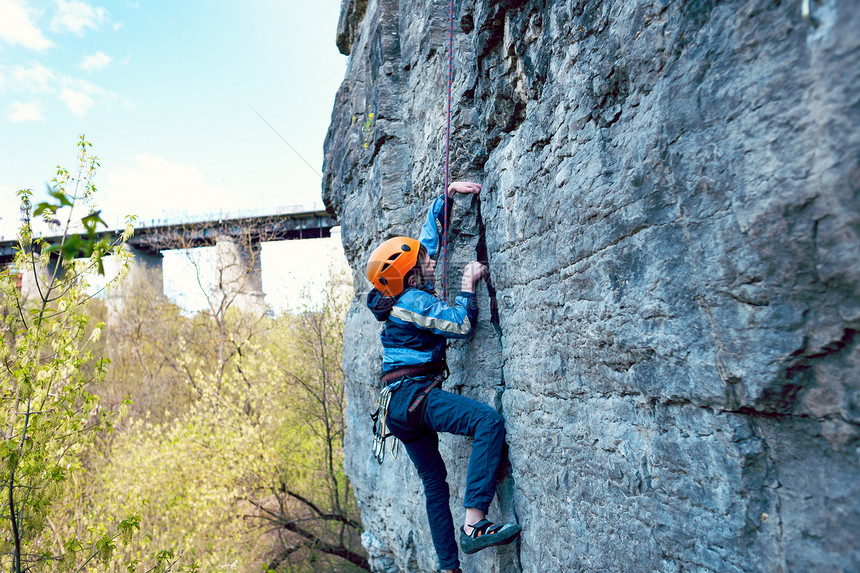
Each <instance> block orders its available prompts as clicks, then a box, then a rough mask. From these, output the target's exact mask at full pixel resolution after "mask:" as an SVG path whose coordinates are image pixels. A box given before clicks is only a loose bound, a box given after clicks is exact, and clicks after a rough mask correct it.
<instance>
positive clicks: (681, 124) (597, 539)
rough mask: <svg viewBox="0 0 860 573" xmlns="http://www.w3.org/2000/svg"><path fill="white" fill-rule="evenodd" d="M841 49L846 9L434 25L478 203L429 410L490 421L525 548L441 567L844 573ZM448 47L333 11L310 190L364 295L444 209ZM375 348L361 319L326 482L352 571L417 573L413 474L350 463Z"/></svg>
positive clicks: (855, 381) (848, 154) (849, 523)
mask: <svg viewBox="0 0 860 573" xmlns="http://www.w3.org/2000/svg"><path fill="white" fill-rule="evenodd" d="M805 5H808V6H809V8H810V12H809V16H808V18H805V17H804V15H803V14H802V8H803V7H804V6H805ZM858 30H860V4H858V3H857V2H856V1H855V0H811V1H810V2H808V3H806V2H803V0H796V1H788V2H776V1H764V0H758V1H753V0H749V1H746V0H743V1H742V0H734V1H718V0H690V1H683V2H682V1H669V0H616V1H608V0H607V1H602V0H530V1H525V0H475V1H474V2H471V1H470V2H462V1H460V0H457V1H456V2H455V31H456V32H455V39H454V52H455V60H454V83H453V139H452V150H451V158H452V175H453V177H454V178H456V179H461V178H468V179H474V180H478V181H480V182H482V183H483V184H484V191H483V193H482V194H481V196H480V199H479V200H478V199H472V198H468V199H466V198H458V201H457V205H456V207H455V210H456V211H455V214H454V216H455V220H454V222H453V230H452V234H451V241H452V246H451V257H450V259H451V262H450V267H451V270H450V276H451V278H450V279H449V283H450V284H451V285H453V286H454V287H456V285H458V284H459V274H458V271H459V269H460V268H461V267H462V264H463V263H465V262H466V261H468V260H471V259H474V258H476V257H477V258H481V259H484V260H486V261H487V262H488V263H489V266H490V271H491V277H492V284H493V287H494V289H495V295H496V296H495V298H494V299H493V300H495V301H497V312H493V311H491V304H490V303H491V297H490V296H489V295H488V293H487V291H486V288H484V289H483V290H482V291H481V292H480V297H481V301H482V304H483V307H482V310H481V313H482V314H481V322H480V324H479V326H478V330H477V333H476V335H475V337H474V339H473V340H471V341H467V342H458V343H454V344H452V345H451V348H450V351H449V361H450V363H451V370H452V372H453V374H452V376H451V378H450V380H449V382H448V383H447V387H448V388H449V389H451V390H452V391H455V392H460V393H462V394H464V395H468V396H472V397H475V398H477V399H479V400H483V401H485V402H487V403H489V404H491V405H494V406H495V407H497V408H498V409H499V410H500V411H502V413H503V414H504V416H505V419H506V424H507V431H508V437H507V440H508V445H509V464H507V465H506V466H505V468H504V473H503V476H501V477H502V482H501V487H500V491H499V496H498V497H499V502H497V505H496V506H495V507H494V508H493V509H492V510H491V517H495V518H499V517H508V518H510V517H513V516H515V517H516V519H517V520H518V521H519V523H521V524H522V526H523V528H524V530H523V535H522V539H521V542H520V543H519V544H518V545H516V546H509V547H507V548H504V549H500V550H490V551H486V552H483V553H479V554H477V556H474V557H468V558H465V559H464V571H466V572H474V571H480V572H482V573H484V572H508V571H526V572H533V573H544V572H550V573H554V572H558V571H630V572H632V571H665V572H670V571H720V572H724V571H858V570H860V455H858V453H860V439H858V437H860V344H858V343H860V337H858V334H857V333H858V330H860V34H858V33H857V31H858ZM447 41H448V2H447V1H438V0H433V1H429V2H428V1H418V0H400V1H399V2H398V1H397V0H345V1H344V4H343V9H342V16H341V20H340V24H339V28H338V34H337V42H338V46H339V47H340V49H341V50H342V51H343V52H345V53H349V55H350V59H349V68H348V72H347V75H346V79H345V81H344V83H343V85H342V87H341V88H340V91H339V92H338V95H337V101H336V103H335V108H334V111H333V114H332V123H331V127H330V129H329V133H328V137H327V139H326V149H325V169H324V171H325V180H324V185H323V187H324V199H325V201H326V204H327V205H328V207H329V209H330V210H332V211H333V212H334V213H335V214H336V215H337V217H338V219H339V221H340V223H341V225H342V233H343V234H342V237H343V243H344V247H345V249H346V253H347V256H348V258H349V261H350V263H351V265H352V268H353V270H354V272H355V277H356V285H358V287H359V288H358V290H359V292H360V293H362V291H363V292H366V289H367V288H369V284H368V283H367V281H366V279H365V278H364V276H363V270H364V265H365V261H366V257H367V255H368V254H369V252H370V250H372V248H373V247H375V246H376V245H377V244H378V242H379V241H381V240H382V239H383V238H386V237H387V236H391V235H393V234H416V233H417V231H418V227H419V226H420V224H421V221H422V219H423V217H424V214H425V209H426V206H427V203H428V201H429V200H430V199H431V198H432V197H434V196H436V195H437V194H438V193H440V192H441V189H442V180H443V179H442V178H443V171H442V162H443V149H444V141H445V137H444V136H445V91H446V77H447V54H446V51H447ZM371 114H372V115H371ZM440 266H441V265H440ZM362 285H363V287H362ZM452 289H453V287H452ZM453 290H456V289H453ZM495 316H497V319H498V320H497V325H494V324H492V323H491V318H494V317H495ZM496 326H498V328H497V327H496ZM379 330H380V326H379V325H378V324H377V323H376V322H375V321H374V319H373V318H372V316H371V314H370V313H369V312H368V311H367V309H366V308H364V303H363V297H362V296H359V297H357V298H356V300H355V302H354V305H353V307H352V310H351V311H350V314H349V317H348V320H347V325H346V344H345V355H344V369H345V371H346V373H347V382H348V392H349V396H348V399H349V409H348V416H349V420H348V434H347V437H346V449H347V471H348V473H349V475H350V477H351V478H352V480H353V484H354V486H355V491H356V494H357V496H358V499H359V502H360V504H361V510H362V517H363V520H364V525H365V527H366V529H367V533H366V534H365V537H364V541H365V544H366V546H367V548H368V550H369V552H370V555H371V558H372V560H373V563H374V567H375V568H376V569H377V570H378V571H410V572H411V571H433V570H435V567H436V565H437V564H436V559H435V555H434V552H433V548H432V544H431V541H430V536H429V531H428V528H427V522H426V517H425V515H424V508H423V497H422V495H421V484H420V481H419V480H418V477H417V475H416V473H415V471H414V469H413V468H412V466H411V463H410V462H409V460H408V459H407V458H406V456H405V455H403V456H401V457H400V458H399V459H397V460H392V459H391V458H390V457H389V459H387V460H386V462H385V464H384V465H383V466H381V467H380V466H378V465H377V464H376V462H375V461H373V460H372V459H371V455H370V450H371V434H370V424H369V418H368V413H369V412H370V411H372V410H373V409H374V408H375V401H376V396H377V383H376V376H377V375H378V371H379V363H380V352H381V346H380V343H379V340H378V333H379ZM469 450H470V445H469V442H468V440H467V439H464V438H455V437H446V438H444V439H443V455H444V456H445V457H446V459H447V460H448V461H449V463H448V468H449V483H450V485H451V488H452V494H453V499H452V508H454V511H455V516H456V519H457V520H459V519H460V517H461V515H462V510H461V509H460V507H459V506H460V503H461V501H462V494H463V483H464V475H465V469H466V461H467V457H468V453H469Z"/></svg>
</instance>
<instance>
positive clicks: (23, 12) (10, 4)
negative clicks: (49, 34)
mask: <svg viewBox="0 0 860 573" xmlns="http://www.w3.org/2000/svg"><path fill="white" fill-rule="evenodd" d="M31 13H32V10H30V9H29V8H28V7H27V6H26V4H25V2H24V1H23V0H0V39H2V40H3V41H5V42H7V43H9V44H13V45H14V44H19V45H21V46H24V47H25V48H28V49H30V50H45V49H47V48H50V47H51V46H53V44H52V43H51V41H50V40H48V39H47V38H45V36H43V35H42V32H41V30H39V28H38V27H37V26H36V24H34V23H33V20H32V18H31Z"/></svg>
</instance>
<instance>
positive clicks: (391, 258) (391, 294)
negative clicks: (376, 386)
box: [367, 181, 520, 572]
mask: <svg viewBox="0 0 860 573" xmlns="http://www.w3.org/2000/svg"><path fill="white" fill-rule="evenodd" d="M480 191H481V186H480V185H479V184H477V183H469V182H463V181H458V182H454V183H452V184H451V185H450V186H449V187H448V191H447V194H446V195H443V196H441V197H438V198H437V199H435V200H434V201H433V202H432V203H431V205H430V210H429V213H428V214H427V219H426V221H425V222H424V225H423V227H422V228H421V234H420V236H419V240H417V241H416V240H415V239H411V238H408V237H395V238H393V239H389V240H387V241H385V242H384V243H382V245H380V246H379V247H378V248H377V249H376V250H375V251H373V253H372V254H371V256H370V261H369V262H368V264H367V277H368V279H370V281H371V282H372V283H373V285H374V287H375V288H373V289H372V290H371V291H370V293H369V294H368V296H367V306H368V307H369V308H370V310H371V311H373V314H374V315H375V316H376V318H377V320H379V321H384V322H385V327H384V328H383V330H382V335H381V338H382V349H383V351H382V372H383V375H382V381H383V384H386V385H388V386H390V387H391V389H392V392H391V401H390V403H389V406H388V417H387V420H386V422H387V425H388V429H389V430H390V431H391V433H392V434H394V436H395V437H396V438H398V439H399V440H400V441H401V442H403V445H404V447H405V448H406V452H407V453H408V454H409V457H410V459H411V460H412V463H414V464H415V468H416V469H417V470H418V475H419V476H420V478H421V481H422V482H423V484H424V496H425V501H426V506H427V519H428V521H429V523H430V533H431V536H432V538H433V545H434V547H435V548H436V554H437V556H438V557H439V565H440V567H441V568H442V569H444V570H445V571H448V572H456V571H458V570H459V566H460V561H459V559H458V553H457V543H456V540H455V536H454V522H453V518H452V516H451V510H450V507H449V504H448V483H447V482H446V481H445V478H446V476H447V471H446V469H445V462H444V461H442V458H441V456H440V455H439V437H438V432H449V433H452V434H458V435H462V436H471V437H473V438H474V443H473V445H472V454H471V456H470V458H469V468H468V473H467V476H466V495H465V499H464V500H463V506H464V507H465V508H466V515H465V520H464V523H463V527H462V528H461V529H460V547H461V548H462V549H463V552H464V553H467V554H468V553H474V552H476V551H480V550H481V549H484V548H486V547H490V546H493V545H502V544H506V543H510V542H511V541H513V540H514V539H515V538H516V536H517V535H518V534H519V532H520V526H519V525H516V524H505V525H496V524H494V523H492V522H490V521H488V520H487V519H486V512H487V509H488V508H489V505H490V502H491V501H492V500H493V496H494V495H495V490H496V473H497V470H498V467H499V463H500V461H501V454H502V445H503V443H504V437H505V428H504V420H503V419H502V417H501V416H500V415H499V414H498V413H497V412H496V411H495V410H494V409H492V408H490V407H489V406H487V405H486V404H482V403H481V402H478V401H476V400H472V399H471V398H466V397H464V396H460V395H458V394H452V393H450V392H446V391H444V390H442V389H441V388H439V386H440V385H441V382H442V380H443V379H444V377H445V376H446V375H447V366H446V364H445V345H446V339H449V338H467V337H469V336H471V335H472V332H473V331H474V329H475V324H476V322H477V318H478V305H477V301H476V300H475V286H476V285H477V283H478V282H479V281H480V280H481V278H483V277H484V276H485V275H486V272H487V269H486V267H484V266H483V265H481V264H480V263H478V262H476V261H473V262H470V263H469V264H467V265H466V267H465V269H464V270H463V278H462V281H461V292H460V294H459V295H458V296H457V298H456V300H455V302H454V306H449V305H448V304H446V302H445V301H443V300H441V299H439V298H438V297H437V296H436V292H435V290H434V277H433V272H434V270H435V268H436V261H435V260H434V257H435V256H436V255H437V253H438V251H439V243H440V236H439V233H440V228H441V225H442V222H443V208H444V206H445V201H446V200H447V201H448V213H449V215H450V211H451V207H452V206H453V200H452V199H451V198H452V197H453V195H454V193H479V192H480ZM437 222H438V224H437Z"/></svg>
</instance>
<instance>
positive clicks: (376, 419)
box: [370, 362, 448, 465]
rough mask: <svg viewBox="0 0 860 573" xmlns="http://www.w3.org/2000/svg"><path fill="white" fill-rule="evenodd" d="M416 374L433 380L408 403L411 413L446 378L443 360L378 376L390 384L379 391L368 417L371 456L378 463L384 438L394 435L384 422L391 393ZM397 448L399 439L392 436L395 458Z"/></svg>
mask: <svg viewBox="0 0 860 573" xmlns="http://www.w3.org/2000/svg"><path fill="white" fill-rule="evenodd" d="M417 376H432V377H433V381H432V382H431V383H430V384H428V385H427V387H426V388H424V389H423V390H422V391H421V392H420V393H419V394H418V396H416V397H415V399H414V400H412V403H411V404H409V408H407V411H408V412H409V413H410V414H411V413H412V412H414V411H415V410H416V409H418V407H419V406H421V403H422V402H424V399H425V398H426V397H427V395H428V394H429V393H430V392H431V391H432V390H433V389H434V388H438V387H439V386H441V385H442V382H444V381H445V380H446V379H447V378H448V365H447V364H445V363H444V362H431V363H429V364H420V365H418V366H405V367H403V368H397V369H395V370H392V371H390V372H387V373H385V374H383V375H382V377H381V378H380V380H381V381H382V383H383V384H385V383H386V382H391V384H388V385H386V386H385V387H384V388H383V389H382V390H381V391H380V392H379V407H378V408H377V409H376V412H374V413H373V414H371V415H370V419H371V420H373V457H374V458H376V462H377V463H378V464H380V465H382V462H383V461H385V440H386V439H388V438H391V437H394V436H393V434H392V433H391V432H389V431H388V425H387V424H386V419H387V418H388V405H389V404H390V403H391V394H392V392H394V391H395V390H397V389H398V388H399V387H400V385H401V384H402V383H403V381H404V380H407V379H410V378H412V377H417ZM392 380H393V381H394V382H392ZM399 448H400V440H398V439H397V438H394V443H392V444H391V457H393V458H394V459H395V460H396V459H397V454H398V453H399Z"/></svg>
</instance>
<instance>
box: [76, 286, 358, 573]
mask: <svg viewBox="0 0 860 573" xmlns="http://www.w3.org/2000/svg"><path fill="white" fill-rule="evenodd" d="M338 281H339V282H337V283H336V281H335V280H334V279H333V280H332V281H330V283H331V284H330V285H329V288H328V289H327V296H326V302H325V304H324V305H322V306H320V307H316V308H307V309H305V310H304V311H303V312H301V313H298V314H295V315H284V316H280V317H276V318H269V317H264V316H260V315H258V314H256V313H254V312H245V311H242V310H240V309H238V308H233V306H234V305H233V304H232V303H231V302H230V301H228V302H226V303H225V302H224V301H223V300H216V299H213V300H212V301H211V304H210V310H208V311H205V312H201V313H198V314H196V315H194V316H191V317H187V316H184V315H183V314H182V313H181V312H179V309H178V308H176V307H175V306H174V305H172V304H171V303H170V302H169V301H167V300H166V299H165V298H164V297H163V296H162V295H161V294H160V293H157V292H154V291H153V287H152V283H151V282H150V281H147V280H136V281H134V282H132V283H131V284H129V285H126V286H124V287H123V292H122V294H123V298H122V301H123V302H122V311H121V312H120V313H119V314H118V315H117V316H114V317H113V320H112V322H111V323H110V325H109V327H108V329H107V331H106V334H105V337H104V339H105V340H107V341H108V343H107V344H108V348H109V349H110V352H111V353H112V358H113V360H114V367H113V368H112V369H111V371H110V373H109V375H108V379H107V383H106V384H105V385H104V387H103V388H102V389H101V392H102V393H103V395H105V396H108V401H112V400H116V399H117V396H118V394H119V392H118V390H117V388H119V389H121V390H122V391H126V390H128V391H129V392H130V393H131V394H132V396H133V397H134V405H132V406H131V410H130V411H131V416H130V419H129V420H128V421H127V422H126V423H124V424H123V425H122V426H121V427H120V428H119V430H118V431H117V432H116V433H115V434H114V435H113V436H112V437H111V439H110V440H109V441H106V442H104V443H101V444H99V445H98V451H97V453H96V452H95V451H94V452H93V455H92V456H91V459H92V460H93V462H92V465H91V473H90V476H91V477H90V479H88V480H86V484H82V486H81V487H80V488H79V489H78V490H77V491H76V492H75V493H74V495H75V496H83V497H85V498H87V499H89V500H91V503H90V504H89V506H90V507H91V508H92V514H91V515H90V516H89V517H88V518H87V519H89V520H91V521H94V522H97V521H100V520H103V519H104V516H107V515H112V514H117V513H123V512H127V511H135V512H137V514H138V515H140V516H141V528H142V530H145V531H147V532H148V535H147V536H145V537H143V538H140V539H138V541H136V542H133V543H132V544H131V545H129V546H126V547H124V548H122V549H119V550H118V553H119V555H120V557H121V559H122V560H133V559H137V558H138V557H137V556H138V555H140V554H143V553H145V551H146V549H147V546H149V545H152V546H158V547H173V548H175V549H177V550H178V549H179V548H182V550H184V551H185V556H186V558H188V559H189V560H191V561H194V562H197V563H199V565H200V567H201V569H202V570H204V571H261V570H262V569H261V567H263V566H265V567H267V568H268V569H270V570H273V571H275V570H277V571H320V570H329V571H348V570H355V569H359V570H361V569H365V570H366V569H367V562H366V558H365V556H364V555H363V554H362V549H361V546H360V542H359V536H360V533H361V527H360V523H359V522H358V509H357V506H356V503H355V500H354V497H353V496H352V492H351V489H350V486H349V481H348V480H347V478H346V476H345V475H344V472H343V455H342V445H343V406H344V403H343V400H344V396H343V373H342V371H341V366H340V361H341V355H342V329H343V315H344V311H345V308H346V303H347V302H348V301H349V300H350V298H351V296H352V288H351V285H349V284H348V283H344V281H343V280H342V279H338ZM234 294H235V293H232V294H231V293H229V292H227V293H224V295H223V296H225V297H226V296H230V297H233V296H234ZM213 296H214V295H213ZM234 298H235V297H234ZM231 300H232V299H231ZM114 353H115V354H114ZM129 381H137V382H138V383H136V384H135V383H130V382H129ZM150 385H151V386H150ZM143 404H145V405H146V407H145V408H144V407H142V405H143ZM96 460H101V461H96ZM128 475H134V480H131V481H130V480H128V479H127V477H126V476H128ZM141 499H145V500H146V504H145V505H144V506H142V507H137V506H135V502H136V500H141Z"/></svg>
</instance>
